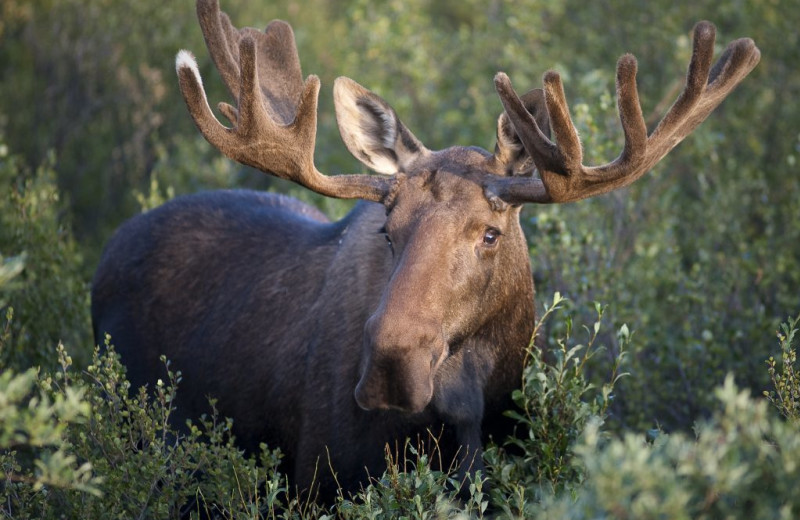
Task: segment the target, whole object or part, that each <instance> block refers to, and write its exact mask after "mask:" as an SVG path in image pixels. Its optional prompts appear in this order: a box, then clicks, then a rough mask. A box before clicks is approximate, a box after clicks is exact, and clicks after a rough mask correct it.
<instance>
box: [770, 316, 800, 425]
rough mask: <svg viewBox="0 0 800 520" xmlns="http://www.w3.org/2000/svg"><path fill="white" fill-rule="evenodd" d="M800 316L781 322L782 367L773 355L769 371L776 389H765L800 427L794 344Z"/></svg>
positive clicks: (798, 383) (798, 378)
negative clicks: (779, 367) (777, 366)
mask: <svg viewBox="0 0 800 520" xmlns="http://www.w3.org/2000/svg"><path fill="white" fill-rule="evenodd" d="M798 322H800V316H798V317H796V318H794V319H790V320H789V321H788V322H786V323H783V324H781V330H780V332H778V340H779V341H780V344H781V369H780V371H779V370H778V369H777V368H776V365H777V363H776V362H775V358H773V357H772V356H770V357H769V359H768V360H767V371H768V372H769V377H770V379H771V380H772V386H773V388H774V390H772V391H766V390H765V391H764V396H765V397H766V398H767V399H768V400H769V401H770V402H771V403H772V404H774V405H775V406H776V407H777V408H778V410H780V412H781V414H782V415H783V416H784V417H786V419H788V420H789V421H791V422H792V423H793V424H794V425H795V426H797V427H800V374H798V372H797V368H796V367H795V363H797V349H796V348H795V346H794V339H795V334H797V329H798V327H797V325H798Z"/></svg>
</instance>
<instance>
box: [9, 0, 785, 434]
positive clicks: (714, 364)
mask: <svg viewBox="0 0 800 520" xmlns="http://www.w3.org/2000/svg"><path fill="white" fill-rule="evenodd" d="M222 8H223V10H225V11H226V12H228V13H229V14H230V15H231V18H232V20H233V22H234V24H236V25H238V26H244V25H251V26H256V27H264V26H266V24H267V23H268V22H269V21H270V20H271V19H274V18H282V19H285V20H288V21H289V22H290V23H291V24H292V26H293V27H294V29H295V34H296V37H297V43H298V47H299V51H300V57H301V62H302V64H303V71H304V74H309V73H315V74H318V75H319V76H320V78H321V79H322V83H323V89H322V93H321V100H320V116H319V130H318V140H317V150H316V160H317V164H318V166H319V168H320V169H321V170H322V171H324V172H327V173H343V172H353V171H359V170H361V169H362V167H361V166H360V164H359V163H357V162H356V161H355V160H354V159H353V158H352V157H351V156H350V155H349V154H348V153H347V151H346V150H345V148H344V146H343V145H342V143H341V140H340V138H339V135H338V131H337V129H336V124H335V116H334V112H333V103H332V94H331V86H332V84H333V80H334V78H336V77H337V76H339V75H345V76H348V77H351V78H353V79H355V80H356V81H358V82H360V83H361V84H363V85H364V86H366V87H367V88H369V89H371V90H373V91H375V92H376V93H378V94H379V95H381V96H382V97H384V98H385V99H386V100H387V101H389V102H390V103H391V104H392V106H393V107H394V108H395V109H396V110H397V112H398V114H399V115H400V117H401V119H403V121H404V122H405V123H406V125H407V126H408V127H409V128H410V129H411V130H412V131H413V132H414V133H415V134H416V135H417V136H418V137H419V138H420V139H421V140H422V141H423V142H424V143H425V144H426V145H427V146H428V147H429V148H432V149H439V148H444V147H447V146H450V145H454V144H460V145H479V146H482V147H484V148H487V149H491V148H492V147H493V146H494V133H495V121H496V118H497V116H498V114H499V113H500V110H501V105H500V103H499V100H498V98H497V96H496V94H495V93H494V91H493V83H492V78H493V76H494V74H495V73H496V72H497V71H501V70H502V71H505V72H506V73H508V74H509V75H510V77H511V78H512V80H513V81H514V85H515V86H516V87H517V89H518V90H520V91H524V90H526V89H527V88H533V87H536V86H540V83H541V75H542V74H543V73H544V72H545V71H546V70H548V69H556V70H558V71H559V72H560V73H561V74H562V77H563V79H564V83H565V88H566V92H567V97H568V100H569V102H570V105H571V109H572V113H573V117H574V119H575V121H576V124H577V126H578V128H579V131H580V133H581V136H582V139H583V143H584V148H585V155H586V161H587V162H592V163H599V162H605V161H608V160H611V159H613V158H614V157H615V156H616V155H617V154H618V153H619V150H620V149H621V144H622V136H621V132H620V129H619V124H618V121H617V115H616V107H615V100H614V83H613V82H614V67H615V63H616V60H617V58H618V57H619V56H620V55H621V54H623V53H625V52H631V53H633V54H635V55H636V56H637V58H638V59H639V92H640V97H641V100H642V105H643V109H644V114H645V116H646V118H647V120H648V123H649V125H650V127H651V128H652V127H654V126H655V124H656V123H657V122H658V120H659V118H660V116H661V115H662V114H663V113H664V111H665V110H666V109H667V108H668V107H669V105H670V104H671V102H672V100H674V99H675V97H676V96H677V94H678V92H679V91H680V88H681V86H682V80H683V78H684V74H685V71H686V66H687V64H688V62H689V57H690V54H691V29H692V27H693V25H694V23H695V22H696V21H698V20H701V19H707V20H710V21H712V22H714V23H715V24H716V26H717V29H718V31H717V45H718V49H719V50H720V51H721V49H722V48H723V47H724V45H725V44H727V42H729V41H730V40H732V39H735V38H739V37H742V36H749V37H751V38H753V39H754V40H755V41H756V44H757V45H758V46H759V48H760V49H761V52H762V60H761V63H760V64H759V65H758V67H757V68H756V69H755V70H754V71H753V72H752V73H751V75H750V76H749V77H748V78H747V79H745V81H744V82H743V84H742V85H741V86H740V87H739V88H737V89H736V90H735V91H734V92H733V93H732V95H731V96H730V97H729V99H728V100H726V101H725V102H724V103H723V104H722V105H721V106H720V107H719V108H718V109H717V110H716V111H715V113H714V114H712V116H711V117H710V118H709V119H708V120H707V121H706V122H705V123H704V124H703V125H702V126H701V127H700V128H699V129H698V130H696V131H695V132H694V134H693V135H691V136H690V137H689V138H687V139H686V141H685V142H684V143H683V144H682V145H680V146H679V147H678V148H676V149H675V150H674V151H673V152H672V153H671V154H670V155H669V156H668V157H667V159H665V160H664V161H663V162H662V163H661V164H660V165H658V166H657V167H656V168H655V169H654V170H653V171H652V172H651V173H649V174H648V175H647V176H645V177H644V178H643V179H642V180H640V181H638V182H637V183H635V184H634V185H633V186H632V187H630V188H628V189H625V190H621V191H619V192H615V193H612V194H609V195H606V196H602V197H598V198H596V199H592V200H589V201H584V202H580V203H577V204H570V205H564V206H553V207H549V206H548V207H534V206H531V207H528V208H526V210H525V211H524V213H523V225H524V227H525V230H526V234H527V236H528V240H529V244H530V253H531V259H532V265H533V271H534V277H535V280H536V284H537V290H538V294H539V296H538V298H537V299H538V300H539V302H540V304H541V302H544V301H549V300H551V295H552V293H554V292H555V291H560V292H561V293H562V294H564V295H566V296H567V297H569V298H570V301H571V305H572V306H573V310H574V311H575V312H577V313H583V312H585V313H586V314H587V316H588V318H587V319H585V320H581V321H580V322H581V323H590V322H591V315H592V314H593V313H594V310H593V306H592V305H591V303H592V302H594V301H599V302H602V303H603V304H604V305H607V306H608V308H607V311H606V313H605V315H604V316H605V319H606V320H607V321H608V322H609V324H610V325H612V326H611V327H607V329H608V330H612V331H613V330H616V329H617V328H618V327H619V326H620V325H621V324H622V323H627V324H628V325H629V327H630V328H631V329H633V330H635V334H634V341H633V344H632V347H631V349H632V350H631V352H630V355H629V357H628V358H627V366H626V367H625V370H626V371H628V372H630V373H631V375H632V376H631V377H627V378H624V379H622V380H620V383H619V384H618V386H617V395H616V397H615V402H614V403H615V404H614V406H613V408H612V410H611V411H612V416H611V421H612V424H613V425H615V427H617V428H626V429H627V428H633V429H636V430H642V429H646V428H652V427H653V426H654V425H658V426H660V427H661V428H664V429H666V430H673V429H689V428H691V426H692V424H693V423H694V421H695V420H697V419H698V418H700V417H704V416H707V415H708V414H709V411H710V408H711V407H712V396H711V389H712V388H714V387H716V386H718V385H719V384H721V382H722V381H723V379H724V377H725V375H726V374H727V373H728V372H733V373H734V374H735V376H736V378H737V381H738V382H739V383H740V384H743V385H745V386H746V387H749V388H751V389H752V390H753V391H754V392H755V393H760V392H761V390H763V389H764V388H766V387H767V382H768V377H767V372H766V370H765V364H764V362H765V360H766V359H767V358H768V356H769V355H770V354H772V353H773V352H775V351H776V350H777V342H775V343H770V342H769V341H765V338H768V337H769V336H770V334H771V333H772V332H773V331H775V330H777V328H778V324H779V323H780V322H781V321H785V319H786V318H787V317H788V316H790V315H791V316H794V315H796V314H797V313H798V312H800V209H798V199H799V198H800V175H799V174H800V171H799V168H798V164H797V163H798V159H800V108H799V107H798V99H799V98H800V42H798V29H797V28H798V27H800V9H798V5H797V2H796V0H762V1H731V0H723V1H719V0H713V1H712V0H696V1H693V2H675V1H674V0H650V1H647V2H644V1H632V0H606V1H597V2H583V1H577V0H549V1H544V0H525V1H520V0H516V1H513V2H512V1H500V0H489V1H486V0H484V1H477V0H443V1H436V2H433V1H421V0H404V1H387V2H374V1H368V0H334V1H327V2H326V1H321V0H310V1H304V2H299V1H274V2H266V1H254V0H250V1H244V0H223V1H222ZM0 9H2V11H0V183H2V185H3V188H2V189H3V191H4V196H3V198H2V202H0V204H1V205H0V256H2V258H0V260H2V262H3V265H4V266H5V267H6V268H7V269H8V270H10V269H17V268H18V267H19V266H21V265H24V270H23V271H22V273H21V274H20V275H19V276H18V277H17V278H15V279H14V280H13V283H8V284H0V306H4V305H9V304H10V305H13V306H14V308H15V319H14V322H13V323H12V325H10V328H9V330H8V331H7V333H8V334H10V336H11V338H12V341H10V342H8V343H7V345H11V348H10V349H8V350H7V351H6V352H3V355H4V356H6V357H7V358H8V361H9V362H10V363H11V364H12V365H16V366H29V365H33V364H43V365H47V364H52V363H53V362H54V361H52V360H53V346H54V345H55V343H56V342H57V341H58V340H59V339H62V340H64V341H65V342H67V344H68V345H69V347H70V350H71V352H77V353H78V354H79V353H80V352H85V353H86V354H85V356H86V357H85V358H84V359H86V358H88V353H90V351H91V346H92V338H91V333H90V327H89V318H88V283H89V280H90V279H91V275H92V272H93V270H94V267H95V265H96V263H97V260H98V259H99V256H100V253H101V251H102V246H103V244H104V243H105V241H106V240H107V239H108V237H109V236H110V234H111V233H112V232H113V230H114V229H115V227H116V226H117V225H119V224H120V223H121V222H122V221H123V220H125V219H127V218H129V217H131V216H133V215H135V214H136V213H138V212H140V211H142V210H143V209H146V208H149V207H152V206H153V205H155V204H157V203H159V202H161V201H163V200H164V199H165V198H168V197H170V196H172V195H173V194H182V193H190V192H195V191H198V190H201V189H213V188H221V187H251V188H255V189H274V190H280V191H288V192H291V193H292V194H294V195H296V196H298V197H301V198H303V199H304V200H308V201H312V202H314V203H315V204H317V205H319V206H320V207H321V208H322V209H323V211H325V212H326V213H327V214H329V215H330V216H331V217H339V216H341V215H343V214H344V213H345V212H346V211H347V209H348V208H349V204H348V203H345V202H341V201H332V200H325V199H322V198H321V197H318V196H316V195H314V194H310V193H308V192H307V191H304V190H302V189H299V188H296V187H293V186H290V185H287V184H286V183H282V182H278V181H275V180H272V179H270V178H269V177H267V176H266V175H264V174H262V173H259V172H255V171H252V170H250V169H247V168H245V167H242V166H240V165H238V164H235V163H232V162H231V161H228V160H227V159H225V158H224V157H222V156H221V154H220V153H219V152H217V151H216V150H214V149H212V148H211V147H210V146H209V145H208V144H207V143H206V142H205V141H204V140H203V139H202V137H201V136H200V135H199V133H198V132H197V131H196V130H195V128H194V126H193V124H192V122H191V120H190V118H189V115H188V113H187V111H186V108H185V105H184V103H183V100H182V99H181V97H180V93H179V91H178V87H177V81H176V78H175V74H174V55H175V53H176V52H177V50H178V49H181V48H187V49H190V50H192V51H193V52H194V53H195V54H196V55H197V56H198V60H199V63H200V67H201V72H202V73H203V76H204V80H205V84H206V87H207V90H208V93H209V98H210V100H211V102H212V105H213V104H214V103H215V102H216V101H221V100H227V93H226V92H225V91H224V87H223V86H222V83H221V81H220V80H219V78H218V76H217V74H216V72H215V71H214V69H213V66H212V64H211V61H210V59H209V58H208V55H207V53H206V51H205V48H204V44H203V40H202V36H201V33H200V29H199V27H198V25H197V22H196V17H195V12H194V2H193V1H190V0H181V1H170V2H163V1H153V0H114V1H112V0H58V1H56V0H28V1H24V0H3V2H2V7H0ZM554 327H557V326H556V325H554ZM546 332H547V334H550V335H552V334H556V333H558V332H559V331H557V330H552V329H551V330H547V331H546ZM602 340H603V342H604V344H605V346H606V347H607V353H606V354H605V355H601V356H596V357H595V358H594V359H593V363H594V366H593V370H594V371H596V373H597V374H606V373H607V372H608V364H609V363H611V362H612V360H613V359H614V358H615V356H616V353H617V349H618V345H617V339H616V337H615V336H614V334H613V333H609V334H608V335H607V337H603V338H602ZM78 357H80V356H78Z"/></svg>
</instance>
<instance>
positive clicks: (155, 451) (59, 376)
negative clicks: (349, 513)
mask: <svg viewBox="0 0 800 520" xmlns="http://www.w3.org/2000/svg"><path fill="white" fill-rule="evenodd" d="M58 353H59V359H60V361H61V369H60V370H59V371H58V372H56V373H54V374H53V375H48V374H44V375H41V374H37V372H36V371H35V370H34V369H31V370H29V371H27V372H25V373H23V374H20V375H18V376H15V375H14V374H13V373H12V371H7V372H5V373H4V375H3V377H2V379H0V416H2V417H3V418H4V421H3V425H4V426H3V430H2V432H3V433H2V436H0V442H2V443H3V445H2V446H0V447H2V449H4V450H9V449H11V450H13V451H3V453H2V459H0V460H1V461H2V464H3V467H4V470H5V471H6V475H7V476H6V479H5V481H4V482H3V484H2V486H1V487H0V490H1V491H2V505H0V514H2V515H4V516H8V517H12V518H13V517H19V518H30V517H37V518H181V517H185V516H186V515H189V516H191V517H193V518H197V517H208V516H212V517H220V518H239V517H244V518H262V517H276V516H279V517H282V518H284V517H287V518H288V517H292V516H293V515H294V516H298V515H300V514H301V513H302V511H303V510H302V509H301V507H305V510H306V512H309V513H311V511H312V510H311V508H313V507H314V506H313V505H310V504H301V503H300V502H298V501H297V500H296V499H291V498H288V497H289V494H288V486H287V484H286V481H285V478H284V477H283V476H282V475H281V474H280V473H278V472H277V470H276V468H277V465H278V462H279V460H280V453H279V452H277V451H271V450H268V449H267V448H266V447H265V446H264V447H262V451H261V453H260V454H259V455H258V457H255V456H251V457H248V456H245V455H244V454H243V453H242V452H241V451H240V450H238V449H237V448H236V447H235V445H234V439H233V437H232V436H231V433H230V429H231V421H230V420H222V419H220V418H218V417H217V416H216V414H212V415H211V416H209V417H203V418H201V419H200V420H199V421H198V422H197V423H195V424H191V423H190V424H189V425H188V432H186V433H184V432H183V431H182V430H178V429H176V428H174V427H173V426H172V425H171V424H170V422H169V419H170V416H171V414H172V413H173V412H174V407H173V405H172V402H173V400H174V398H175V392H176V390H177V384H178V383H179V381H180V373H174V372H172V371H170V370H169V364H168V363H167V369H168V380H167V381H165V382H162V381H158V383H157V384H156V385H155V388H154V389H153V397H152V398H148V396H147V390H146V389H145V388H141V389H140V390H139V391H138V392H132V393H130V395H129V386H130V385H129V383H128V382H127V380H126V379H125V372H124V369H123V367H122V366H121V364H120V362H119V357H118V355H117V354H116V353H115V352H114V350H113V347H111V346H109V345H108V344H107V345H106V347H105V352H104V353H103V354H101V353H100V351H99V349H96V350H95V353H94V357H93V361H92V363H91V364H90V365H89V367H88V368H87V370H86V374H85V378H84V377H81V376H77V377H76V376H75V374H73V373H72V371H71V370H70V365H71V360H70V359H69V357H68V356H67V355H66V353H65V352H64V350H63V348H62V347H59V350H58ZM165 363H166V361H165ZM35 387H38V388H39V393H38V394H37V393H36V392H34V391H33V389H34V388H35ZM9 439H10V440H9ZM20 446H22V447H24V448H25V449H26V450H27V451H26V453H21V452H20V451H19V448H18V447H20ZM51 446H54V447H57V448H50V447H51ZM31 458H32V459H33V462H32V463H29V462H28V461H29V460H31Z"/></svg>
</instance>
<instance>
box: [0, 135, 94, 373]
mask: <svg viewBox="0 0 800 520" xmlns="http://www.w3.org/2000/svg"><path fill="white" fill-rule="evenodd" d="M0 148H2V149H3V150H4V153H5V155H2V154H0V186H2V189H3V190H4V193H5V194H6V195H5V199H4V201H3V204H2V205H0V254H2V253H6V254H12V255H14V256H11V257H9V258H6V259H4V260H3V264H2V270H0V304H1V305H0V310H4V309H6V308H8V307H7V306H8V305H9V304H13V306H14V307H15V309H16V311H17V318H16V319H15V320H13V322H12V323H11V324H10V325H9V327H10V328H9V335H10V336H9V338H8V339H7V340H6V344H5V347H4V349H3V351H2V352H0V357H1V358H2V359H3V361H4V362H5V363H7V364H9V365H11V366H16V367H27V366H31V365H42V366H48V367H53V366H55V363H54V358H53V356H52V351H51V350H50V348H51V346H52V345H54V344H56V343H57V342H58V341H59V340H63V341H64V342H66V343H68V344H76V345H88V344H89V341H88V331H89V297H88V291H87V287H86V282H85V275H84V271H83V255H82V254H81V251H80V249H79V247H78V244H77V242H76V241H75V240H74V238H73V237H72V232H71V229H70V226H69V223H68V221H66V219H65V218H64V204H63V202H62V201H61V198H60V192H59V190H58V188H57V186H56V180H55V175H56V174H55V170H54V161H53V159H52V158H50V159H48V160H47V161H46V162H45V163H43V164H42V165H41V166H40V167H38V168H37V169H36V170H35V171H30V170H28V169H27V167H25V166H24V165H23V164H22V161H21V159H20V157H18V156H15V155H9V154H8V149H7V148H5V147H0ZM4 282H8V283H4ZM87 357H88V356H87ZM82 359H86V357H83V358H82Z"/></svg>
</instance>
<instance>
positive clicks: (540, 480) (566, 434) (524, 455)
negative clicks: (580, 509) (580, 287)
mask: <svg viewBox="0 0 800 520" xmlns="http://www.w3.org/2000/svg"><path fill="white" fill-rule="evenodd" d="M565 303H566V302H565V300H564V299H563V298H562V297H561V295H560V294H558V293H556V294H555V296H554V298H553V303H552V305H551V306H550V307H548V308H546V311H545V313H544V315H543V316H542V317H541V319H540V320H539V322H538V323H537V325H536V331H535V333H534V337H535V336H536V334H537V333H538V332H539V331H540V330H541V329H542V327H543V326H544V325H545V324H546V323H547V322H548V320H549V319H550V318H551V314H552V313H553V312H554V311H557V310H559V309H561V308H562V306H564V305H565ZM594 309H595V312H596V320H595V322H594V324H593V325H592V326H591V327H588V326H584V327H582V328H583V332H584V333H585V334H586V342H585V343H578V342H577V341H575V339H573V337H572V333H573V331H572V326H573V323H572V317H571V316H570V315H567V316H566V318H565V319H564V320H563V324H564V329H563V333H564V335H563V336H562V337H560V338H556V339H555V340H554V341H553V340H550V339H547V340H546V341H541V342H540V343H541V345H540V347H539V348H537V346H535V345H534V344H533V343H531V345H529V347H528V359H527V362H526V366H525V370H524V373H523V378H522V386H521V388H520V389H519V390H517V391H515V392H514V402H515V404H516V405H517V409H515V410H511V411H509V412H508V415H509V416H510V417H512V418H514V419H516V421H517V423H518V425H519V426H518V431H517V434H516V436H513V437H511V438H509V440H508V441H506V443H505V445H504V446H492V447H489V449H487V452H486V459H487V462H488V464H489V468H490V471H489V474H488V475H489V480H490V484H489V485H490V487H491V495H492V502H493V504H494V505H495V507H496V508H498V509H499V510H501V511H503V512H504V513H505V514H506V515H507V516H510V517H525V518H528V517H530V515H531V514H532V511H533V510H534V508H535V507H536V504H537V503H538V502H539V501H540V500H541V499H542V497H543V496H547V495H550V494H553V493H559V492H562V491H564V490H565V489H570V488H572V487H573V486H575V485H576V484H577V483H579V482H580V481H581V480H582V479H583V474H584V471H583V468H582V466H581V465H580V464H577V463H576V461H575V453H574V445H575V443H576V442H577V440H578V439H579V438H580V436H581V435H582V434H583V432H584V429H585V428H586V425H587V424H588V423H589V422H590V421H597V422H599V423H602V422H603V421H604V420H605V418H606V414H607V411H608V407H609V404H610V403H611V402H612V400H613V398H614V395H613V391H614V386H615V385H616V383H617V381H618V380H619V379H620V378H621V377H623V376H624V375H626V374H624V373H621V372H620V369H621V367H622V364H623V362H624V360H625V356H626V349H627V347H628V345H629V344H630V340H631V333H630V332H629V330H628V327H627V326H624V325H623V326H622V327H620V330H619V332H618V336H619V344H620V346H621V348H620V350H619V351H618V352H617V353H616V355H615V363H614V365H613V369H612V371H611V374H610V376H609V377H608V380H607V381H606V382H605V383H603V384H601V385H600V386H595V385H594V384H592V383H590V382H589V381H588V380H587V374H586V368H587V362H588V361H589V360H590V359H591V358H592V357H593V356H595V355H597V354H598V353H599V352H601V351H603V350H604V349H605V347H603V346H600V345H598V344H597V343H596V342H597V340H598V337H599V333H600V331H601V323H602V321H603V312H604V308H603V307H602V306H601V305H599V304H596V305H595V306H594Z"/></svg>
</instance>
